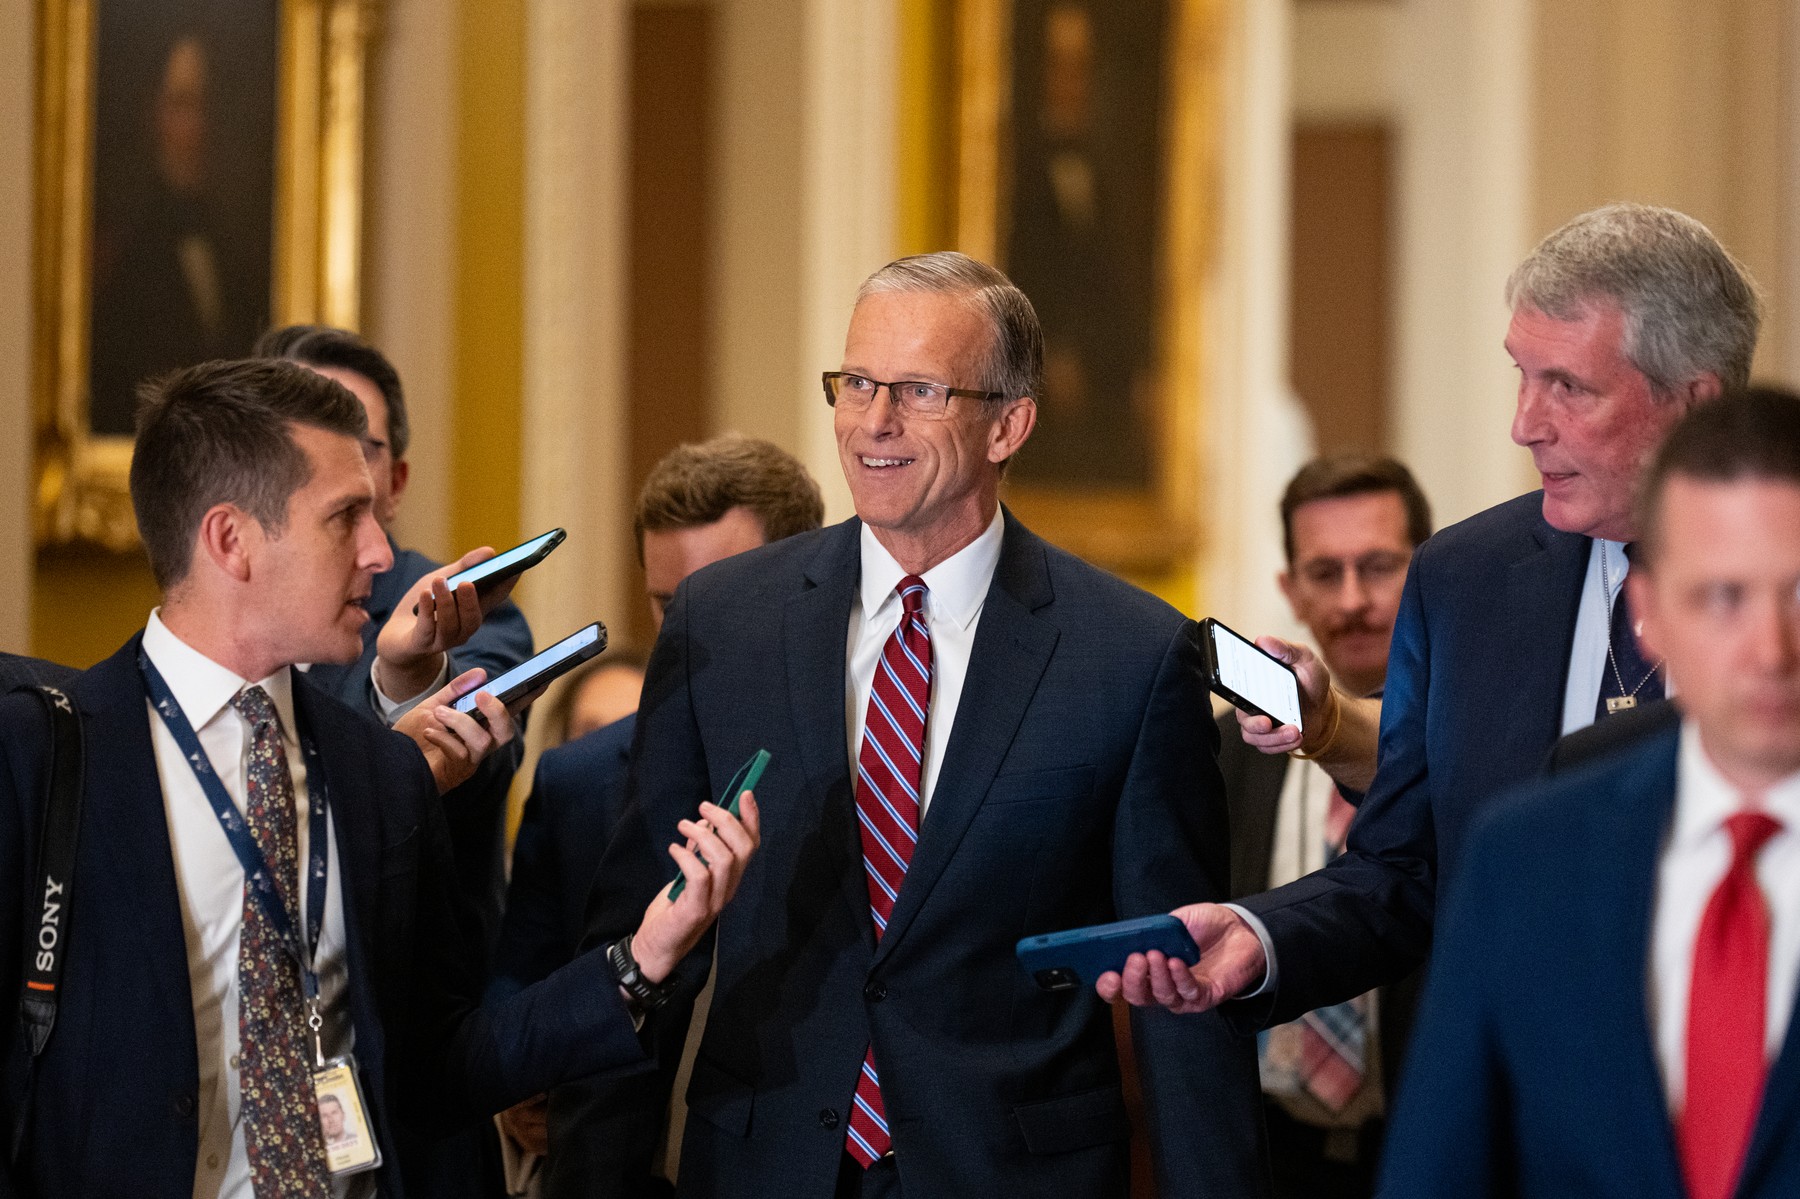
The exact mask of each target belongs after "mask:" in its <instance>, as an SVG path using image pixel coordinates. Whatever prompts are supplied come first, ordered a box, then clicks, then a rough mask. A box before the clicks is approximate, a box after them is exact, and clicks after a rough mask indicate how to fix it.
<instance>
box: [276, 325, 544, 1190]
mask: <svg viewBox="0 0 1800 1199" xmlns="http://www.w3.org/2000/svg"><path fill="white" fill-rule="evenodd" d="M253 352H254V353H255V355H256V356H257V357H259V358H284V359H287V360H288V361H290V362H296V363H298V364H299V365H301V366H304V367H307V368H309V369H311V370H313V371H314V372H316V373H318V374H321V375H324V376H325V377H327V378H329V379H331V380H333V381H334V382H337V383H339V384H341V385H342V386H343V387H344V388H346V389H347V390H348V391H349V392H350V394H352V395H354V396H355V397H356V398H357V399H358V400H359V401H361V403H362V407H363V410H364V412H365V413H366V415H367V418H368V429H367V431H366V432H365V433H364V434H363V436H362V452H363V460H364V463H365V464H366V465H367V467H368V470H369V475H370V477H371V481H372V483H373V485H374V504H373V512H374V516H375V520H376V522H377V524H378V525H379V527H380V528H381V531H382V536H383V539H384V540H385V541H386V543H387V549H388V553H389V555H390V557H391V565H389V566H388V567H387V568H386V569H384V570H381V571H378V572H377V573H376V575H375V577H374V578H373V580H371V582H370V587H369V595H368V598H367V599H366V600H365V601H364V606H365V607H366V608H367V609H368V612H369V620H368V622H367V623H366V624H365V625H363V627H362V631H361V644H362V650H361V653H360V654H359V655H358V656H357V657H356V659H355V660H354V661H351V662H344V663H337V662H317V663H314V664H312V665H311V667H310V668H309V669H308V676H307V677H308V679H309V681H310V682H312V683H313V685H314V686H317V687H319V688H321V689H322V690H324V691H325V692H326V693H328V694H330V695H332V696H333V697H335V698H337V699H339V700H342V701H343V702H344V703H346V704H348V705H349V706H350V707H352V708H354V709H356V710H358V711H360V712H362V713H364V714H366V715H367V716H368V717H369V718H371V719H373V720H378V721H380V722H382V723H383V724H386V725H389V726H392V727H393V728H395V729H397V730H398V731H400V732H403V733H406V734H407V735H408V736H411V737H412V738H413V739H414V741H415V742H417V744H418V746H419V748H420V750H421V751H422V752H424V753H425V755H426V758H427V760H429V761H431V762H432V763H433V766H434V773H435V774H436V775H437V777H438V779H439V782H440V785H442V784H444V783H445V782H447V781H448V780H449V779H450V778H452V777H454V778H456V779H458V780H459V782H458V784H457V785H455V786H454V787H453V788H448V789H446V790H445V793H444V797H443V805H442V806H443V812H444V819H445V821H446V822H447V824H448V825H449V835H450V846H451V851H452V855H453V859H454V863H455V878H456V887H457V890H458V891H460V892H461V893H462V894H463V895H464V896H466V897H467V898H468V899H469V900H470V901H471V904H472V910H473V912H474V914H475V917H476V920H477V922H478V924H477V937H478V939H479V942H480V944H481V945H482V946H484V947H490V948H491V947H492V945H493V943H494V941H495V939H496V938H497V937H498V935H499V929H500V915H501V910H502V906H503V904H504V902H505V897H506V797H507V793H508V791H509V790H510V789H511V787H512V780H513V775H514V774H515V773H516V772H517V771H518V768H519V763H520V761H521V760H522V759H523V756H524V748H525V745H524V738H523V737H519V738H517V739H514V740H511V741H508V742H504V743H502V744H500V745H499V746H498V747H497V748H495V747H485V748H482V749H481V750H479V751H470V752H468V753H465V754H462V755H461V756H460V758H459V751H458V749H457V748H456V747H454V746H452V745H450V743H449V742H447V741H445V740H444V739H443V737H444V730H443V729H442V727H441V726H439V732H438V740H437V741H435V742H434V741H432V740H429V739H427V738H426V736H425V733H424V730H425V729H426V728H428V727H432V726H436V725H438V722H437V720H436V718H435V717H434V716H433V714H432V712H431V711H430V710H429V708H430V707H432V706H435V705H427V704H424V703H422V702H421V701H423V700H424V699H425V698H426V697H427V696H430V695H431V694H432V693H433V692H435V691H437V690H438V689H439V688H441V687H443V686H444V685H445V684H446V683H447V682H448V681H449V680H451V679H459V680H460V679H461V678H462V676H463V675H464V674H466V673H467V672H468V671H470V670H472V669H474V668H476V667H479V668H481V669H482V670H483V671H485V672H486V675H487V678H489V679H493V678H496V677H498V676H499V675H501V674H503V673H505V672H506V671H508V670H511V669H512V668H513V667H514V666H517V665H518V664H519V663H521V662H523V661H524V660H525V659H527V658H529V657H531V654H532V649H533V646H532V637H531V630H530V628H528V627H527V626H526V623H525V614H524V613H523V612H521V611H519V608H518V606H517V605H516V604H513V603H512V602H511V601H510V600H509V599H508V598H507V596H508V595H509V594H510V593H511V591H512V583H511V582H508V583H504V584H502V585H501V586H499V587H497V588H495V589H494V590H493V591H492V592H490V593H487V594H483V595H480V596H477V595H476V592H475V589H474V588H473V587H461V588H458V589H457V591H458V594H456V595H452V594H451V593H450V591H449V589H448V588H446V587H445V586H444V583H443V579H444V577H445V576H447V575H450V574H453V573H455V572H456V571H457V570H459V569H462V568H463V567H466V566H469V565H472V564H474V563H475V562H477V561H481V560H484V559H486V558H488V557H490V556H491V551H490V550H488V549H486V548H485V547H484V548H482V549H478V550H473V551H471V552H469V553H467V554H464V555H463V556H462V557H461V558H460V559H458V560H457V561H455V562H452V563H449V564H447V565H443V566H440V565H439V564H438V563H437V562H434V561H433V560H432V559H431V558H429V557H427V556H426V555H424V554H422V553H420V552H419V551H417V550H412V549H404V548H402V547H401V546H400V545H399V544H398V543H397V542H395V541H394V538H393V534H392V532H391V531H390V530H391V528H392V526H393V523H394V518H395V515H396V514H397V513H398V511H399V508H400V498H401V496H403V495H404V494H405V492H406V484H407V479H408V475H409V473H410V472H409V467H408V463H407V461H406V448H407V442H408V440H409V436H408V435H409V424H408V421H407V414H406V395H405V391H404V389H403V388H402V386H401V383H400V374H399V372H398V371H397V370H396V369H395V368H394V364H393V363H392V362H390V361H389V360H388V358H387V355H385V354H383V353H382V352H381V350H380V349H378V348H377V347H376V346H374V345H371V344H370V343H369V342H367V341H365V340H364V339H363V338H361V337H359V336H357V335H356V334H354V333H351V332H349V331H347V330H344V329H334V328H330V327H327V326H321V325H289V326H287V327H285V328H277V329H271V330H269V331H268V332H266V333H265V334H263V336H262V337H261V338H260V339H258V341H257V344H256V348H255V350H254V351H253ZM452 740H454V739H452ZM491 1158H492V1153H491V1151H490V1150H489V1149H488V1147H487V1145H486V1143H485V1142H484V1141H480V1140H477V1139H476V1138H475V1137H474V1136H473V1135H468V1136H462V1137H458V1138H451V1139H446V1140H444V1141H442V1142H440V1144H439V1145H438V1146H437V1149H436V1162H435V1163H434V1164H435V1166H436V1168H437V1170H438V1175H437V1177H436V1178H435V1179H434V1180H433V1182H432V1189H433V1193H434V1194H438V1195H443V1196H446V1197H454V1196H459V1195H461V1196H467V1197H468V1199H475V1197H476V1196H477V1195H479V1194H481V1187H480V1186H479V1185H478V1182H477V1180H478V1179H480V1178H481V1177H482V1176H483V1175H484V1174H485V1175H487V1176H489V1177H492V1176H494V1175H496V1174H497V1173H498V1169H499V1167H498V1164H497V1163H495V1162H493V1161H491V1160H490V1159H491Z"/></svg>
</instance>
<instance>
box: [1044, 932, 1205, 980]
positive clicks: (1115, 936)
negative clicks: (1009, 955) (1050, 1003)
mask: <svg viewBox="0 0 1800 1199" xmlns="http://www.w3.org/2000/svg"><path fill="white" fill-rule="evenodd" d="M1152 949H1154V950H1157V951H1159V952H1161V953H1162V954H1163V956H1165V957H1168V958H1176V959H1179V960H1181V961H1183V962H1186V963H1187V964H1188V965H1190V966H1192V965H1193V964H1194V963H1195V962H1198V961H1199V960H1200V948H1199V946H1197V945H1195V944H1194V938H1193V937H1191V936H1189V935H1188V930H1187V926H1186V925H1184V924H1182V922H1181V921H1179V920H1177V919H1176V918H1175V917H1173V916H1170V915H1168V914H1167V913H1163V914H1161V915H1156V916H1141V917H1139V918H1137V919H1136V920H1120V921H1117V922H1115V923H1113V924H1095V925H1090V926H1088V927H1087V928H1072V929H1069V930H1067V931H1065V932H1060V933H1046V934H1044V935H1043V936H1039V937H1026V938H1024V939H1022V940H1021V941H1020V942H1019V943H1018V945H1017V947H1016V948H1015V949H1014V952H1015V953H1016V954H1017V955H1018V959H1019V965H1021V966H1023V967H1024V968H1025V972H1026V973H1027V974H1029V975H1031V977H1032V978H1033V979H1034V980H1036V982H1037V985H1038V986H1040V987H1042V988H1043V989H1044V990H1046V991H1072V990H1074V989H1075V988H1076V987H1080V986H1089V987H1091V986H1093V985H1094V980H1096V979H1098V978H1099V977H1100V976H1101V975H1102V974H1105V973H1106V972H1107V971H1109V970H1123V969H1124V968H1125V959H1126V958H1128V957H1130V956H1131V955H1132V954H1134V953H1148V952H1149V951H1150V950H1152Z"/></svg>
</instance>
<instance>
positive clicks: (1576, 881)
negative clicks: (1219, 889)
mask: <svg viewBox="0 0 1800 1199" xmlns="http://www.w3.org/2000/svg"><path fill="white" fill-rule="evenodd" d="M1641 515H1642V518H1641V519H1640V520H1639V522H1638V525H1637V530H1638V532H1639V534H1640V537H1641V540H1640V542H1639V545H1640V549H1641V552H1640V554H1639V557H1638V562H1637V569H1634V570H1633V572H1632V575H1631V579H1630V581H1629V582H1628V583H1627V584H1626V585H1627V586H1628V587H1629V588H1630V589H1631V597H1632V604H1633V611H1634V612H1636V613H1637V614H1638V615H1639V616H1640V617H1641V619H1642V621H1643V639H1644V641H1645V643H1646V645H1647V646H1648V647H1649V649H1650V650H1651V652H1653V653H1655V654H1657V655H1658V656H1659V657H1665V660H1666V663H1667V668H1668V671H1669V677H1670V679H1671V680H1672V681H1673V682H1674V683H1675V685H1676V686H1677V687H1678V699H1677V703H1678V704H1679V707H1680V708H1681V710H1682V712H1683V713H1684V719H1683V720H1682V722H1681V723H1680V726H1679V728H1669V729H1666V730H1665V731H1663V732H1661V733H1659V734H1655V735H1652V736H1650V737H1648V738H1647V739H1644V740H1642V741H1640V742H1639V743H1638V744H1637V745H1636V746H1634V747H1632V748H1630V749H1628V750H1625V751H1623V752H1621V753H1618V754H1614V755H1612V756H1610V757H1606V758H1602V759H1599V760H1597V761H1595V762H1594V763H1593V764H1591V765H1590V766H1588V767H1587V768H1585V769H1583V770H1579V771H1576V772H1574V773H1570V774H1566V775H1561V776H1559V777H1557V778H1556V779H1554V780H1553V781H1549V782H1545V783H1540V784H1537V785H1534V786H1530V787H1527V788H1525V789H1524V791H1523V793H1522V794H1520V795H1518V796H1516V797H1515V798H1514V799H1513V800H1511V801H1508V802H1504V803H1498V804H1495V805H1492V806H1491V810H1490V811H1488V812H1486V813H1484V818H1483V819H1482V820H1480V821H1478V822H1477V824H1476V827H1475V828H1474V830H1473V831H1472V833H1471V834H1470V836H1469V838H1468V842H1467V845H1466V847H1465V856H1464V862H1463V867H1462V869H1461V870H1460V871H1459V873H1458V877H1457V879H1456V881H1455V883H1454V884H1453V885H1452V886H1451V888H1450V892H1449V895H1448V897H1447V899H1448V902H1447V907H1446V910H1445V915H1444V920H1443V926H1442V929H1441V931H1440V933H1439V941H1438V946H1437V948H1436V950H1435V952H1434V954H1433V961H1432V965H1431V978H1430V983H1429V985H1428V988H1427V992H1426V1001H1425V1006H1424V1009H1423V1011H1422V1013H1421V1017H1420V1025H1419V1032H1418V1038H1417V1042H1416V1044H1415V1052H1414V1054H1413V1059H1412V1060H1413V1064H1412V1066H1411V1067H1410V1068H1409V1070H1408V1074H1407V1079H1406V1083H1405V1085H1404V1087H1403V1090H1402V1093H1401V1096H1400V1102H1399V1106H1398V1110H1397V1112H1396V1115H1395V1122H1394V1129H1393V1138H1392V1140H1391V1142H1390V1146H1389V1154H1388V1158H1387V1162H1386V1165H1385V1167H1384V1170H1383V1185H1384V1190H1385V1191H1386V1192H1387V1193H1390V1194H1393V1195H1396V1196H1399V1195H1405V1196H1409V1197H1410V1196H1439V1195H1442V1196H1456V1197H1457V1199H1466V1197H1471V1196H1473V1197H1479V1196H1483V1195H1495V1196H1498V1195H1509V1196H1524V1197H1529V1196H1552V1195H1587V1196H1595V1197H1597V1199H1605V1197H1608V1196H1617V1197H1618V1199H1625V1197H1626V1196H1630V1197H1631V1199H1641V1197H1643V1196H1666V1197H1668V1199H1679V1197H1681V1196H1686V1197H1688V1199H1727V1197H1728V1196H1737V1197H1738V1199H1755V1197H1761V1196H1777V1195H1792V1194H1795V1193H1796V1192H1800V1035H1796V1033H1797V1030H1796V1028H1795V1026H1794V1023H1793V1020H1792V1015H1793V1006H1794V992H1795V984H1796V981H1797V979H1800V599H1797V597H1800V400H1797V399H1795V398H1794V397H1793V396H1791V395H1784V394H1774V393H1761V394H1752V395H1749V396H1740V397H1729V398H1727V399H1725V400H1724V401H1722V402H1720V403H1719V404H1716V405H1713V406H1711V407H1709V408H1703V409H1700V410H1698V411H1696V412H1695V413H1694V414H1693V415H1691V416H1690V417H1689V418H1688V419H1687V420H1686V421H1684V422H1683V423H1682V424H1681V425H1680V426H1679V427H1677V429H1676V430H1675V432H1674V433H1673V434H1672V435H1671V437H1670V440H1669V443H1668V444H1667V446H1666V447H1665V448H1664V450H1663V452H1662V455H1661V456H1660V457H1659V458H1658V460H1657V462H1656V463H1655V465H1653V466H1652V467H1651V468H1650V474H1649V481H1648V484H1647V486H1646V489H1645V495H1644V501H1643V508H1642V510H1641Z"/></svg>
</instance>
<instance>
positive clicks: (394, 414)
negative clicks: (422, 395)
mask: <svg viewBox="0 0 1800 1199" xmlns="http://www.w3.org/2000/svg"><path fill="white" fill-rule="evenodd" d="M250 356H251V357H253V358H286V359H287V360H288V361H289V362H298V363H300V364H301V365H302V366H313V367H332V368H335V369H337V370H341V371H355V372H356V373H357V374H359V375H361V376H362V377H363V378H365V379H367V380H368V381H369V382H371V383H373V384H374V385H375V389H376V390H377V391H379V392H380V393H381V399H382V402H383V403H385V404H386V405H387V424H388V450H389V451H390V452H391V453H392V454H393V456H394V461H395V462H398V461H400V459H402V458H404V457H406V447H407V446H408V445H410V444H411V443H412V425H411V424H410V423H408V421H407V419H406V392H405V391H404V390H402V389H401V387H400V372H399V371H397V370H395V369H394V364H393V363H392V362H389V361H388V356H387V355H386V354H383V353H382V352H381V351H380V350H378V349H376V348H375V346H374V345H373V344H371V343H370V342H368V341H367V340H365V339H364V338H362V337H359V336H357V335H356V334H354V333H352V332H350V331H349V330H348V329H334V328H332V327H331V326H330V325H286V326H283V327H281V328H278V329H270V330H268V331H267V332H265V333H264V334H263V335H262V336H261V337H259V338H257V339H256V346H255V348H254V349H252V350H251V351H250Z"/></svg>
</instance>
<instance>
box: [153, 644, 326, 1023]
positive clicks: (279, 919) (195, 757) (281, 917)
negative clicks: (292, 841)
mask: <svg viewBox="0 0 1800 1199" xmlns="http://www.w3.org/2000/svg"><path fill="white" fill-rule="evenodd" d="M138 669H139V670H140V671H142V672H143V675H144V687H145V689H146V690H147V691H148V692H149V693H150V702H151V703H152V704H153V705H155V707H156V711H157V713H158V714H159V715H161V716H162V719H163V724H164V725H166V726H167V727H168V730H169V732H170V734H171V735H173V736H174V738H175V744H176V745H178V746H180V747H181V753H182V756H183V757H185V758H187V762H188V766H189V767H191V768H192V769H193V771H194V778H195V779H196V780H197V781H198V782H199V784H200V789H201V790H202V791H204V792H206V799H207V802H208V803H210V804H211V805H212V810H213V815H214V816H217V817H218V818H219V827H221V828H223V829H224V830H225V839H226V840H227V841H230V842H231V848H232V851H233V852H234V853H236V854H237V860H238V864H239V865H240V866H242V867H243V868H244V881H245V882H246V883H248V884H249V885H250V893H251V894H252V895H254V896H255V897H256V902H257V903H258V904H259V905H261V907H262V910H263V914H264V915H266V916H267V917H268V918H269V924H270V925H271V926H272V927H273V928H274V930H275V935H276V936H278V937H280V938H281V943H282V944H283V945H285V946H286V947H287V951H288V952H289V953H290V954H292V955H293V956H294V961H295V962H296V963H297V964H298V965H299V967H300V977H301V981H302V983H303V984H304V986H305V988H306V997H307V999H309V1000H316V999H317V998H318V996H319V976H318V974H317V973H316V972H315V971H314V970H313V965H312V955H311V954H309V953H307V952H306V946H307V945H312V946H314V947H316V946H317V945H318V944H319V928H320V926H321V925H322V924H324V922H325V879H326V873H327V856H326V843H327V842H326V838H327V837H328V835H329V834H327V833H326V831H325V805H326V797H325V774H324V771H322V770H321V769H320V768H319V760H318V754H317V752H316V751H315V750H314V748H313V744H312V741H311V740H310V739H309V738H307V737H305V736H304V735H301V734H300V732H299V730H298V729H296V730H295V735H296V736H298V737H299V740H300V752H301V753H302V754H303V755H304V756H305V758H306V787H307V794H308V798H309V802H308V804H307V806H308V807H309V808H310V809H311V811H310V813H309V815H308V819H307V831H308V840H309V842H310V843H309V845H308V846H307V859H308V860H307V864H306V870H307V878H308V885H307V888H306V943H305V944H302V943H301V942H300V940H299V938H298V937H297V936H296V935H295V932H294V922H293V920H292V919H291V918H290V917H289V916H288V910H287V905H286V904H284V903H282V902H281V896H280V895H279V894H277V893H276V891H275V876H274V872H273V871H272V870H270V869H269V862H268V859H267V858H266V857H264V856H263V851H262V847H261V846H260V845H258V844H257V843H256V838H255V837H252V836H251V835H250V829H249V827H248V826H247V825H246V824H245V823H244V815H243V813H242V812H239V811H238V809H237V805H236V804H234V803H232V802H231V793H230V792H228V791H226V790H225V784H224V782H223V781H222V780H221V779H220V778H219V772H218V771H216V770H214V769H213V764H212V760H211V759H210V758H208V757H207V756H206V750H205V749H204V748H203V747H202V746H201V744H200V738H199V736H197V735H196V734H195V732H194V726H193V725H191V724H189V723H188V718H187V714H186V713H185V712H183V711H182V710H181V705H180V704H178V703H176V702H175V693H174V692H172V691H170V690H169V684H168V683H167V682H166V681H165V680H164V679H163V677H162V672H161V671H159V670H157V669H156V663H154V662H152V661H151V660H150V655H148V654H146V653H145V652H144V651H143V648H142V647H139V649H138Z"/></svg>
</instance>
